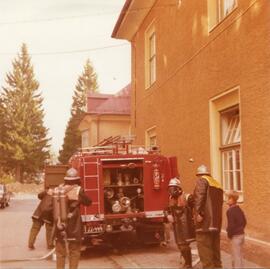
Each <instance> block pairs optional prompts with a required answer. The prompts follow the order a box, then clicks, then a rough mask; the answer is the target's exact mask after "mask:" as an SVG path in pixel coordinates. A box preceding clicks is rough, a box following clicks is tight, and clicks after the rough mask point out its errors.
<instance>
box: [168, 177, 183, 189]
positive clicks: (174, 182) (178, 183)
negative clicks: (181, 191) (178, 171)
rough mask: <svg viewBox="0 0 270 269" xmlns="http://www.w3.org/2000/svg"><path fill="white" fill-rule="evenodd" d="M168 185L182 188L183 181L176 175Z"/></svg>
mask: <svg viewBox="0 0 270 269" xmlns="http://www.w3.org/2000/svg"><path fill="white" fill-rule="evenodd" d="M168 187H178V188H181V181H180V179H179V178H177V177H174V178H172V179H171V180H170V182H169V185H168Z"/></svg>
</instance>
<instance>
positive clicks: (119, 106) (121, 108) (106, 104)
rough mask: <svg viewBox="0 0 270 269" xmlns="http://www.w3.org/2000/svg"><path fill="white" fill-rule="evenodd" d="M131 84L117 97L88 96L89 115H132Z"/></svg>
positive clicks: (98, 94)
mask: <svg viewBox="0 0 270 269" xmlns="http://www.w3.org/2000/svg"><path fill="white" fill-rule="evenodd" d="M130 92H131V86H130V84H129V85H127V86H126V87H124V88H123V89H121V90H120V91H119V92H117V93H116V94H115V95H112V94H102V93H91V94H89V95H88V102H87V104H88V106H87V113H89V114H112V115H130Z"/></svg>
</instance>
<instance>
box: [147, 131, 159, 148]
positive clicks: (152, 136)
mask: <svg viewBox="0 0 270 269" xmlns="http://www.w3.org/2000/svg"><path fill="white" fill-rule="evenodd" d="M145 133H146V141H145V145H146V147H147V148H152V147H154V146H157V133H156V127H155V126H153V127H151V128H149V129H147V130H146V132H145Z"/></svg>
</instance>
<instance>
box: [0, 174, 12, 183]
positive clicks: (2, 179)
mask: <svg viewBox="0 0 270 269" xmlns="http://www.w3.org/2000/svg"><path fill="white" fill-rule="evenodd" d="M13 182H15V178H14V176H13V175H12V174H6V173H1V175H0V183H1V184H9V183H13Z"/></svg>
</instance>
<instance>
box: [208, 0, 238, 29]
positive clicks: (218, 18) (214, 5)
mask: <svg viewBox="0 0 270 269" xmlns="http://www.w3.org/2000/svg"><path fill="white" fill-rule="evenodd" d="M225 1H231V0H208V1H207V5H208V7H207V9H208V29H209V32H211V31H212V30H213V29H214V28H215V27H216V26H218V25H219V24H220V23H222V21H223V20H225V19H226V18H227V17H228V16H229V15H230V14H231V13H232V12H233V11H234V10H235V9H237V7H238V0H233V1H234V5H233V7H232V8H230V9H229V10H228V12H227V13H226V14H225V8H224V4H225Z"/></svg>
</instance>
